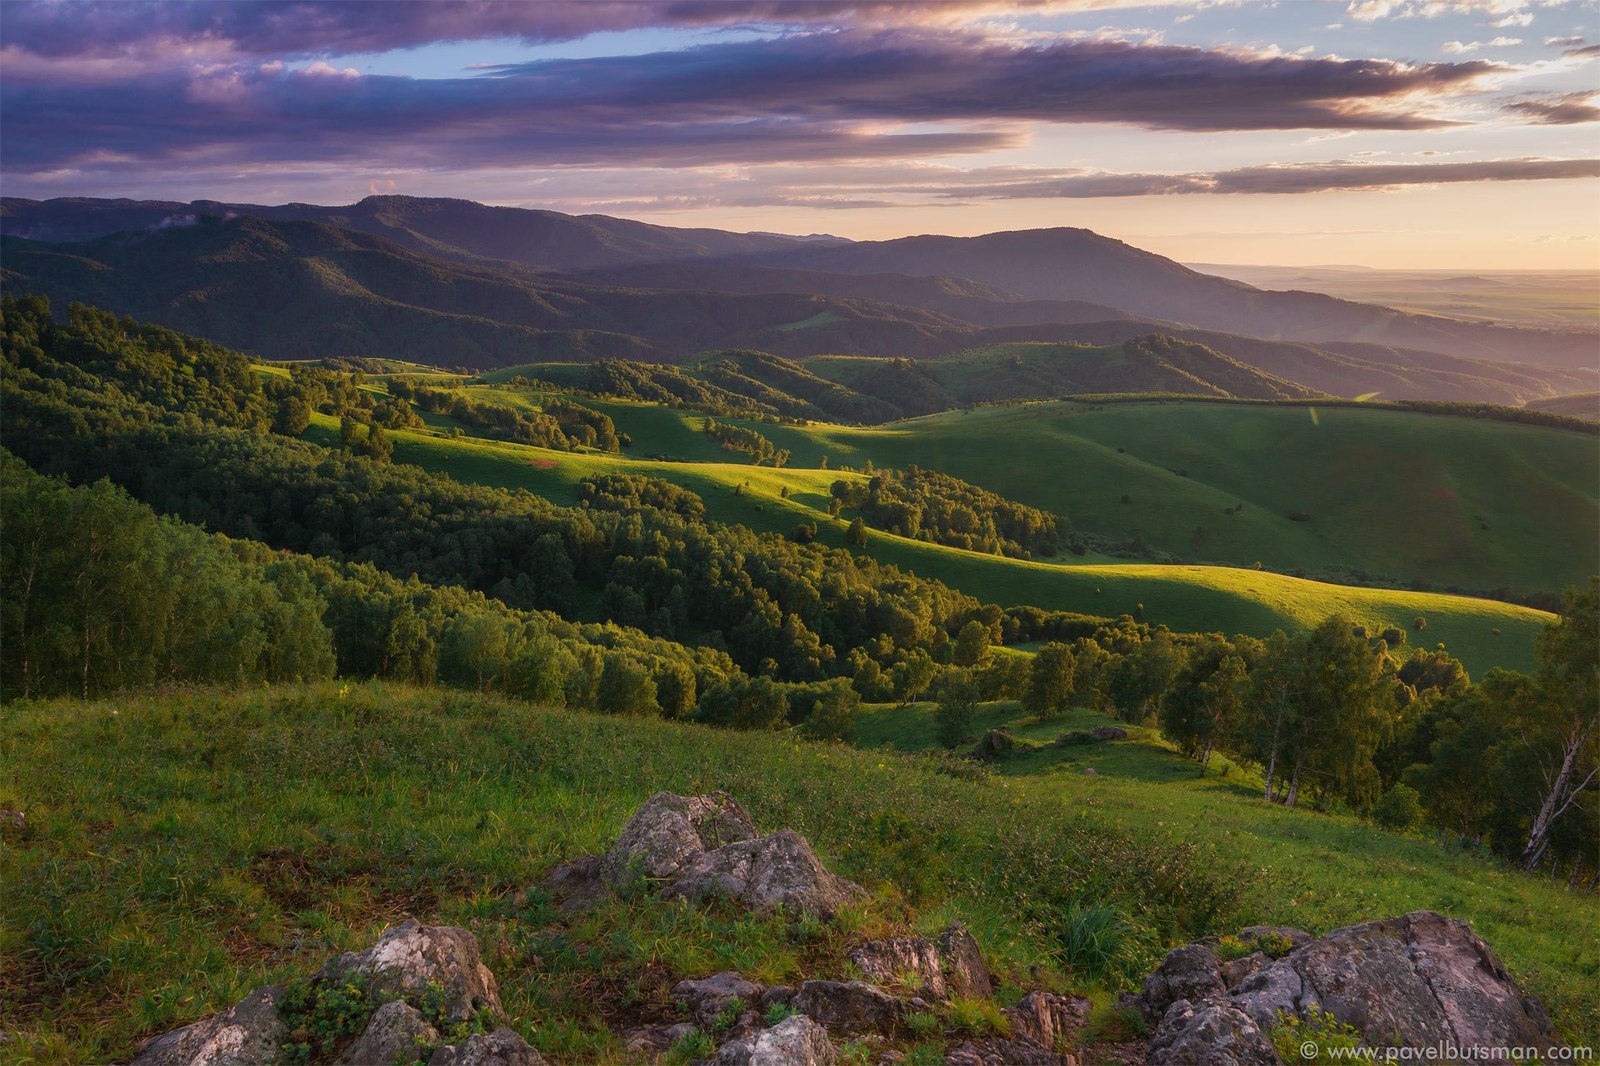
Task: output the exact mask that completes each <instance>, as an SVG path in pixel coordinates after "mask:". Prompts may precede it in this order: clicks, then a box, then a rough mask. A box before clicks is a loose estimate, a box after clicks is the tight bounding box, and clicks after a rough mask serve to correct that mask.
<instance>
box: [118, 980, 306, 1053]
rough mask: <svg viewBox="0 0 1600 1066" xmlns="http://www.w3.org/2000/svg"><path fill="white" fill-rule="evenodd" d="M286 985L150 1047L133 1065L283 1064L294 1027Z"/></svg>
mask: <svg viewBox="0 0 1600 1066" xmlns="http://www.w3.org/2000/svg"><path fill="white" fill-rule="evenodd" d="M282 1001H283V987H282V986H281V985H267V986H266V987H264V988H258V989H256V990H255V991H254V992H252V993H250V994H249V995H248V996H246V997H244V999H242V1000H240V1001H239V1002H238V1003H235V1004H234V1005H233V1006H231V1007H229V1008H228V1009H227V1010H225V1011H222V1012H221V1013H218V1014H213V1015H212V1016H211V1017H209V1018H202V1019H201V1020H200V1021H197V1022H195V1023H194V1024H193V1025H186V1026H184V1027H183V1028H182V1029H175V1030H173V1031H172V1032H170V1033H167V1034H166V1035H165V1036H158V1037H155V1038H154V1039H152V1040H150V1041H148V1042H146V1043H145V1045H144V1046H143V1047H141V1048H140V1049H139V1053H138V1054H137V1055H135V1056H134V1058H133V1064H132V1066H257V1064H258V1063H262V1064H264V1063H270V1062H276V1061H278V1049H279V1048H280V1047H281V1046H282V1045H283V1042H284V1041H285V1040H286V1039H287V1038H288V1036H289V1029H288V1027H287V1026H286V1025H285V1024H284V1022H283V1018H282V1016H281V1015H279V1013H278V1005H279V1004H280V1003H281V1002H282Z"/></svg>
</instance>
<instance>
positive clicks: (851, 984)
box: [790, 981, 904, 1033]
mask: <svg viewBox="0 0 1600 1066" xmlns="http://www.w3.org/2000/svg"><path fill="white" fill-rule="evenodd" d="M790 1005H791V1006H793V1007H794V1009H795V1010H797V1011H799V1012H800V1013H801V1014H804V1015H806V1016H807V1017H809V1018H811V1019H812V1020H813V1021H815V1022H817V1023H818V1024H820V1025H822V1026H823V1027H824V1028H826V1029H827V1030H828V1031H829V1032H842V1033H885V1032H891V1031H893V1029H894V1028H895V1026H897V1025H898V1024H899V1022H900V1015H901V1011H902V1010H903V1009H904V1008H903V1007H902V1005H901V1003H900V1001H899V1000H898V999H896V998H895V997H893V996H891V995H889V993H887V992H885V991H883V989H881V988H876V987H874V986H872V985H869V984H867V983H866V982H865V981H806V982H805V983H803V984H802V985H801V986H800V991H798V992H796V993H795V996H794V999H793V1000H791V1001H790Z"/></svg>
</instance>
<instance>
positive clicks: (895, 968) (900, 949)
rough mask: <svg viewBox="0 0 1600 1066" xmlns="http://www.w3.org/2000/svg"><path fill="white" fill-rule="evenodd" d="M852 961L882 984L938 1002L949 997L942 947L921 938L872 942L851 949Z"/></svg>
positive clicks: (891, 938) (896, 938)
mask: <svg viewBox="0 0 1600 1066" xmlns="http://www.w3.org/2000/svg"><path fill="white" fill-rule="evenodd" d="M850 961H851V962H853V963H855V964H856V966H858V967H860V969H861V972H862V973H863V974H865V975H866V976H867V979H868V980H870V981H874V982H876V983H878V984H880V985H895V986H901V987H904V988H907V989H909V990H911V991H914V992H916V993H918V994H919V995H925V996H930V997H932V998H934V999H943V998H944V997H945V994H946V991H945V980H944V967H943V966H942V965H941V960H940V958H939V948H938V945H936V944H935V943H934V942H933V941H931V940H927V939H924V938H923V937H920V936H891V937H887V938H885V939H883V940H869V941H867V942H866V943H865V944H860V945H857V946H856V947H853V948H851V949H850Z"/></svg>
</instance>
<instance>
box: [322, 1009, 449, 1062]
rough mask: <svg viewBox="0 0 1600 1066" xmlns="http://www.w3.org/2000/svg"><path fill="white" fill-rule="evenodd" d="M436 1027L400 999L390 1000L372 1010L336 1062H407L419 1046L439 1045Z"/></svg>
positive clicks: (440, 1041) (414, 1054)
mask: <svg viewBox="0 0 1600 1066" xmlns="http://www.w3.org/2000/svg"><path fill="white" fill-rule="evenodd" d="M441 1043H443V1041H442V1040H440V1039H439V1030H437V1029H435V1028H434V1027H433V1026H431V1025H429V1024H428V1020H427V1019H426V1018H424V1017H423V1016H422V1012H421V1011H419V1010H417V1008H415V1007H413V1006H412V1005H411V1004H409V1003H407V1002H406V1001H405V1000H403V999H392V1000H390V1001H389V1002H388V1003H385V1004H384V1005H383V1006H381V1007H379V1008H378V1009H377V1010H376V1011H374V1012H373V1015H372V1018H371V1020H370V1021H368V1022H367V1028H366V1030H365V1031H364V1032H363V1033H362V1034H361V1036H360V1037H358V1038H357V1039H356V1042H355V1043H354V1044H351V1045H350V1046H349V1047H348V1048H346V1049H345V1052H344V1054H343V1055H340V1056H339V1061H340V1062H341V1063H344V1064H346V1066H365V1064H367V1063H373V1062H410V1061H411V1060H413V1059H415V1058H416V1056H417V1050H418V1048H419V1047H420V1046H422V1045H430V1046H438V1045H439V1044H441Z"/></svg>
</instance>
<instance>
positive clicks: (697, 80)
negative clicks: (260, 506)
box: [0, 0, 1600, 271]
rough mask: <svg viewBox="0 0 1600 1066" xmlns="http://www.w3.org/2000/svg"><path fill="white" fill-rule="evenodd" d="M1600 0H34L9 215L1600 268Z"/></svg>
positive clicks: (14, 81) (11, 112)
mask: <svg viewBox="0 0 1600 1066" xmlns="http://www.w3.org/2000/svg"><path fill="white" fill-rule="evenodd" d="M1597 72H1600V10H1597V6H1596V3H1595V0H1314V2H1311V0H1308V2H1296V3H1283V4H1278V3H1270V2H1254V3H1253V2H1231V0H1219V2H1177V0H1145V2H1141V0H1040V2H1026V0H1024V2H1004V0H947V2H943V3H917V2H910V0H855V2H844V3H826V2H813V0H720V2H699V0H687V2H682V0H680V2H670V3H669V2H664V0H663V2H651V0H640V2H632V3H626V2H610V0H576V2H574V0H542V2H540V3H526V4H525V3H496V2H484V3H454V2H432V3H414V4H413V3H390V2H386V0H377V2H371V3H361V4H356V3H342V4H341V3H316V2H308V3H296V4H283V3H255V2H238V3H213V2H197V3H176V2H164V3H144V4H131V3H94V2H84V3H71V4H61V3H41V2H25V3H24V2H19V3H8V4H7V5H6V6H5V8H4V12H3V18H0V187H3V191H4V192H5V194H6V195H8V196H23V197H31V198H48V197H56V196H101V197H118V196H127V197H133V198H149V199H176V200H192V199H202V198H204V199H217V200H229V201H243V202H256V203H280V202H285V201H305V202H315V203H333V204H337V203H349V202H352V201H354V200H358V199H360V198H361V197H363V196H366V195H369V194H374V193H397V194H405V195H415V196H452V197H460V198H464V199H473V200H479V201H482V202H485V203H493V204H503V205H513V206H524V207H544V208H551V209H554V210H559V211H567V212H573V213H585V212H599V213H605V214H613V215H620V216H624V217H630V218H637V219H642V220H645V221H650V222H656V223H661V224H666V225H676V226H712V227H717V228H723V229H734V230H767V231H775V232H786V233H802V234H803V233H811V232H826V233H833V234H838V235H841V236H846V237H851V238H855V239H881V238H886V237H895V236H903V235H907V234H914V233H929V232H937V233H948V234H956V235H969V234H976V233H984V232H990V231H994V230H1005V229H1022V228H1032V227H1041V226H1082V227H1087V228H1089V229H1093V230H1096V231H1098V232H1101V233H1104V234H1107V235H1109V236H1113V237H1116V238H1119V239H1121V240H1125V241H1128V242H1129V243H1132V244H1136V245H1138V246H1140V247H1143V248H1148V249H1150V250H1152V251H1156V252H1160V253H1162V254H1165V255H1169V256H1172V257H1173V258H1177V259H1180V260H1183V261H1187V262H1209V263H1264V264H1265V263H1270V264H1284V265H1297V264H1304V265H1318V264H1362V265H1366V266H1373V267H1388V268H1406V269H1450V270H1474V269H1476V270H1539V269H1543V270H1567V271H1576V270H1594V269H1600V138H1597V136H1596V132H1597V130H1600V125H1597V124H1596V123H1597V120H1600V107H1597V106H1595V104H1596V100H1597V98H1600V84H1597V80H1596V79H1597Z"/></svg>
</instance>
